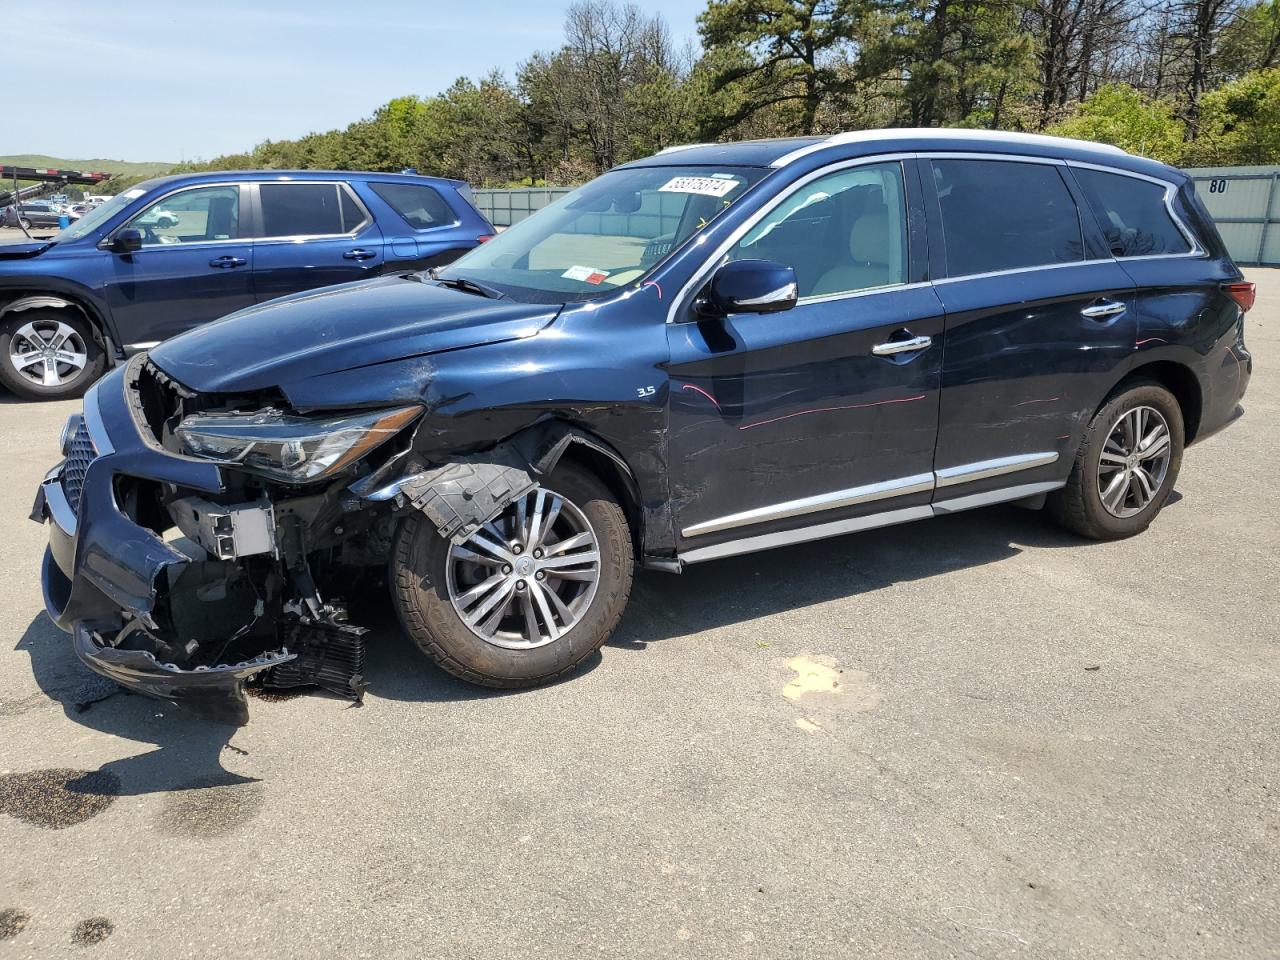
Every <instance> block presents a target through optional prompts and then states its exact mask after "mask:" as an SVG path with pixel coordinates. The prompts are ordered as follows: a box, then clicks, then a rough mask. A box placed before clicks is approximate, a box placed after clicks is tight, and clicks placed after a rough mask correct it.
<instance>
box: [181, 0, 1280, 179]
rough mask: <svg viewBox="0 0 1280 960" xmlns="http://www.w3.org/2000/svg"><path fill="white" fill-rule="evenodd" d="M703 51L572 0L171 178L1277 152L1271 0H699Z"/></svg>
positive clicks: (537, 175)
mask: <svg viewBox="0 0 1280 960" xmlns="http://www.w3.org/2000/svg"><path fill="white" fill-rule="evenodd" d="M698 29H699V39H700V41H701V42H700V44H698V45H695V44H692V43H690V44H686V45H680V44H678V43H676V42H675V41H674V40H673V38H672V35H671V32H670V29H669V28H668V26H667V24H666V23H665V21H664V20H663V19H662V18H661V17H660V16H656V15H651V14H648V13H646V12H644V11H643V10H642V9H641V8H640V7H639V6H636V5H635V4H630V3H627V4H622V3H618V2H615V0H581V2H578V3H575V4H574V5H573V6H572V7H570V9H569V11H568V13H567V15H566V18H565V24H564V41H563V43H562V45H561V46H560V47H559V48H558V49H555V50H548V51H542V52H537V53H534V54H532V55H531V56H530V57H529V59H527V60H525V61H524V62H523V63H521V64H520V65H519V66H518V68H517V69H516V71H515V74H514V76H510V77H509V76H507V75H505V74H504V73H502V72H501V71H499V70H496V69H495V70H493V71H491V72H490V73H488V74H486V75H484V76H481V77H479V78H475V79H472V78H465V77H464V78H462V79H459V80H457V81H456V82H455V83H454V84H453V85H452V86H451V87H449V88H448V89H447V90H445V91H444V92H443V93H440V94H438V95H434V96H425V97H423V96H417V95H407V96H403V97H398V98H397V99H395V100H392V101H391V102H389V103H387V104H385V105H384V106H382V107H380V108H379V109H378V110H377V111H376V112H375V113H374V114H373V116H371V117H368V118H366V119H362V120H358V121H356V122H355V123H352V124H351V125H350V126H348V127H346V128H345V129H342V130H330V131H328V132H325V133H312V134H308V135H307V136H304V137H301V138H299V139H296V140H274V141H267V142H265V143H261V144H259V145H258V146H256V147H254V148H253V150H251V151H250V152H248V153H243V154H234V155H229V156H223V157H218V158H216V159H214V160H212V161H208V162H199V163H191V164H185V165H183V166H182V167H179V168H178V171H179V172H181V171H191V170H208V169H213V170H219V169H222V170H229V169H242V168H269V169H285V168H323V169H339V170H354V169H360V170H387V171H396V170H400V169H403V168H406V167H413V168H416V169H418V170H419V171H420V172H422V173H431V174H437V175H442V176H448V177H457V178H462V179H466V180H469V181H471V182H472V183H473V184H475V185H477V186H520V185H526V186H527V185H541V184H574V183H580V182H582V181H585V180H587V179H590V178H591V177H593V176H595V175H596V174H598V173H600V172H602V171H604V170H607V169H609V168H610V167H612V166H614V165H615V164H618V163H622V162H625V161H627V160H631V159H634V158H637V157H643V156H648V155H650V154H652V153H655V152H656V151H658V150H661V149H662V148H664V147H667V146H671V145H672V144H676V143H687V142H696V141H706V140H738V139H749V138H755V137H776V136H790V135H806V134H824V133H832V132H836V131H841V130H856V129H868V128H880V127H891V126H962V127H974V128H981V129H1000V130H1022V131H1034V132H1047V133H1054V134H1061V135H1066V136H1078V137H1084V138H1087V139H1092V140H1099V141H1104V142H1108V143H1113V144H1116V145H1117V146H1120V147H1123V148H1125V149H1127V150H1131V151H1133V152H1136V153H1141V154H1143V155H1146V156H1149V157H1153V158H1155V159H1158V160H1163V161H1165V162H1168V163H1174V164H1179V165H1183V166H1193V165H1226V164H1253V163H1274V162H1278V161H1280V0H710V2H708V3H707V6H706V8H705V9H704V10H703V11H702V12H701V14H700V15H699V18H698Z"/></svg>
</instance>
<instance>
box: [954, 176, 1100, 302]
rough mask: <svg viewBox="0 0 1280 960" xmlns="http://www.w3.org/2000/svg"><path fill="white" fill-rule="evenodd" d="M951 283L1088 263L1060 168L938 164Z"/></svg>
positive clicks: (1076, 213) (1069, 195)
mask: <svg viewBox="0 0 1280 960" xmlns="http://www.w3.org/2000/svg"><path fill="white" fill-rule="evenodd" d="M933 174H934V182H935V183H936V184H937V188H938V202H939V204H940V205H941V207H942V231H943V235H944V238H945V240H946V250H947V275H948V276H951V277H957V276H965V275H967V274H975V273H993V272H995V271H997V270H1015V269H1018V268H1020V267H1037V266H1045V265H1049V264H1056V263H1076V262H1079V261H1080V260H1083V259H1084V242H1083V238H1082V236H1081V233H1080V214H1079V211H1078V210H1077V209H1076V204H1075V201H1074V200H1073V199H1072V198H1071V192H1070V191H1069V190H1068V189H1067V185H1066V183H1065V182H1063V179H1062V175H1061V174H1060V173H1059V172H1058V168H1057V167H1056V166H1054V165H1051V164H1043V163H1018V162H1012V161H1007V160H934V161H933Z"/></svg>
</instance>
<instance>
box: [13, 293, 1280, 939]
mask: <svg viewBox="0 0 1280 960" xmlns="http://www.w3.org/2000/svg"><path fill="white" fill-rule="evenodd" d="M1250 276H1251V277H1252V278H1253V279H1255V280H1257V281H1258V282H1259V284H1260V297H1259V302H1258V306H1257V307H1256V308H1255V310H1254V311H1253V312H1252V313H1251V314H1250V315H1249V318H1248V334H1247V340H1248V343H1249V346H1250V348H1251V349H1252V350H1253V353H1254V356H1255V361H1256V370H1255V375H1254V379H1253V384H1252V387H1251V390H1250V392H1249V395H1248V396H1247V398H1246V401H1245V407H1246V415H1245V416H1244V417H1243V419H1241V420H1239V421H1238V422H1237V423H1235V424H1234V425H1232V426H1231V427H1230V428H1229V429H1228V430H1226V431H1224V432H1223V433H1220V434H1219V435H1217V436H1215V437H1213V438H1210V439H1208V440H1206V441H1204V442H1203V443H1202V444H1199V445H1197V446H1195V447H1193V448H1192V449H1190V450H1189V451H1188V453H1187V455H1186V457H1185V460H1184V463H1183V468H1182V474H1181V476H1180V478H1179V480H1178V484H1177V490H1176V497H1175V501H1176V502H1173V503H1171V504H1170V505H1169V506H1168V507H1167V509H1166V510H1165V512H1164V513H1163V514H1162V516H1161V517H1160V518H1159V519H1158V520H1157V522H1156V523H1155V525H1154V526H1153V527H1152V528H1151V529H1150V530H1149V531H1148V532H1147V533H1145V534H1144V535H1142V536H1140V537H1137V538H1135V539H1132V540H1128V541H1125V542H1121V543H1109V544H1096V543H1087V542H1083V541H1081V540H1078V539H1075V538H1074V537H1072V536H1069V535H1068V534H1065V533H1063V532H1061V531H1059V530H1057V529H1056V528H1054V527H1052V526H1050V525H1049V524H1048V523H1047V521H1045V520H1044V519H1043V518H1042V517H1040V516H1038V515H1036V514H1033V513H1029V512H1026V511H1023V510H1019V509H1017V508H1013V507H1008V508H994V509H989V510H986V511H981V512H976V513H970V514H962V515H958V516H952V517H947V518H943V519H938V520H932V521H928V522H925V523H918V524H912V525H909V526H904V527H897V528H890V529H886V530H881V531H876V532H871V533H866V534H861V535H854V536H848V537H844V538H841V539H836V540H830V541H826V542H822V543H816V544H809V545H805V546H800V547H794V548H789V549H785V550H781V551H775V552H772V553H765V554H758V555H754V556H749V557H742V558H737V559H733V560H726V561H721V562H717V563H711V564H707V565H704V566H699V567H695V568H692V569H691V570H690V571H688V572H687V573H685V574H683V575H681V576H670V575H665V574H657V573H654V574H643V575H641V576H640V577H639V578H638V580H637V584H636V589H635V593H634V596H633V599H632V604H631V607H630V608H629V610H628V611H627V613H626V615H625V617H624V619H623V622H622V625H621V627H620V629H619V631H618V633H617V635H616V636H615V638H614V639H613V640H612V641H611V642H610V643H609V644H608V645H607V646H606V647H605V648H604V650H603V652H602V655H601V656H599V657H598V658H596V659H594V660H593V661H591V662H589V664H588V669H586V670H585V671H584V672H583V673H581V674H580V675H579V676H577V677H575V678H573V679H571V680H569V681H567V682H563V683H560V684H557V685H555V686H552V687H548V688H543V689H539V690H534V691H527V692H518V693H504V694H496V693H488V692H485V691H481V690H478V689H475V688H472V687H469V686H466V685H464V684H462V683H459V682H456V681H454V680H452V679H450V678H448V677H447V676H445V675H444V674H442V673H441V672H440V671H438V670H436V669H435V668H434V667H432V665H431V664H430V663H429V662H427V661H426V660H425V659H424V658H423V657H422V656H421V655H420V654H419V653H418V652H417V651H416V649H414V648H413V647H412V645H411V644H410V643H409V642H408V641H407V640H406V639H404V638H403V637H402V636H401V635H400V634H399V632H398V630H397V629H396V628H395V625H394V622H393V620H392V618H391V617H390V615H389V614H388V613H387V611H386V609H385V604H383V603H382V602H381V601H380V599H379V598H377V597H369V598H365V601H364V604H363V606H364V607H365V608H366V613H365V615H366V616H367V617H372V619H373V622H374V623H375V624H376V629H375V631H374V633H373V635H372V637H371V643H370V668H369V673H370V677H369V681H370V686H369V693H368V696H367V698H366V701H365V704H364V706H363V707H359V708H356V707H352V706H351V705H349V704H347V703H345V702H343V701H340V700H337V699H333V698H331V697H327V696H324V695H320V694H314V693H308V694H303V695H300V696H293V697H288V698H285V697H279V698H274V699H271V700H254V701H252V702H251V710H252V720H251V723H250V724H249V725H248V726H247V727H244V728H242V729H239V730H234V731H233V730H228V729H227V728H223V727H217V726H211V725H208V724H203V723H200V722H198V721H193V720H190V719H187V718H184V717H183V716H181V715H179V714H178V713H176V712H175V711H173V710H172V709H170V708H168V707H167V706H165V705H163V704H160V703H157V702H155V701H150V700H146V699H143V698H140V697H137V696H126V695H123V694H118V693H113V688H112V687H110V686H109V685H107V684H104V683H102V682H99V681H98V680H97V679H96V678H94V677H93V675H91V674H88V673H87V672H86V671H85V670H84V669H83V668H82V667H81V666H80V665H79V664H78V662H77V661H76V660H75V658H74V656H73V654H72V652H71V650H70V647H69V645H68V641H67V639H66V637H65V636H64V635H63V634H62V633H60V632H59V631H58V630H57V629H56V628H54V627H53V626H52V624H51V623H50V622H49V620H48V619H47V618H46V617H45V615H44V613H43V612H42V609H43V608H42V603H41V599H40V588H39V583H38V577H37V572H38V567H39V562H40V557H41V554H42V552H43V549H44V541H45V534H44V532H43V530H42V529H41V528H40V527H38V526H37V525H35V524H34V523H31V522H29V521H28V520H27V519H26V514H27V512H28V510H29V509H30V504H31V499H32V496H33V494H34V491H35V488H36V484H37V482H38V481H39V479H40V478H41V476H42V475H43V474H44V472H45V471H46V470H47V469H48V467H49V466H51V465H52V463H53V462H54V461H55V460H56V458H57V451H56V445H57V437H58V432H59V429H60V427H61V425H62V422H63V421H64V419H65V418H66V416H67V415H68V414H69V413H70V412H72V411H73V410H74V409H76V408H77V404H75V403H50V404H30V403H23V402H19V401H17V400H15V399H14V398H12V397H8V396H0V464H2V467H0V571H2V576H0V611H3V616H2V617H0V960H7V958H9V957H15V958H16V957H42V958H46V957H65V956H81V955H83V956H94V957H102V958H116V957H118V958H151V957H156V958H164V960H173V958H180V957H225V956H236V957H297V956H308V957H315V958H321V957H351V958H354V957H378V958H399V957H405V958H408V957H415V958H417V957H427V958H432V960H446V958H484V960H495V958H505V957H520V958H527V957H547V958H557V960H560V958H567V957H582V956H592V957H663V958H668V957H683V956H687V957H697V958H699V960H702V958H716V957H731V958H753V957H760V958H770V960H773V958H781V957H823V958H826V957H831V958H855V957H857V958H861V957H904V958H912V960H917V958H943V957H982V958H990V957H1038V958H1048V957H1054V958H1057V957H1078V958H1082V960H1101V958H1108V957H1151V958H1160V960H1166V958H1174V957H1177V958H1183V957H1205V958H1210V957H1212V958H1222V957H1258V958H1263V957H1272V958H1274V957H1276V956H1277V955H1278V954H1280V806H1278V804H1277V792H1278V791H1280V737H1278V735H1277V723H1276V715H1277V706H1280V693H1278V691H1280V655H1278V652H1280V651H1278V646H1277V629H1278V627H1280V602H1278V601H1277V598H1276V591H1277V584H1278V583H1280V577H1278V576H1277V573H1276V560H1277V553H1278V548H1280V488H1278V487H1277V483H1276V468H1277V464H1278V463H1280V451H1278V450H1277V422H1278V421H1280V372H1278V370H1280V334H1278V333H1277V330H1278V329H1280V271H1267V270H1253V271H1250Z"/></svg>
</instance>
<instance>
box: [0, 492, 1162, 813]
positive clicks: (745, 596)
mask: <svg viewBox="0 0 1280 960" xmlns="http://www.w3.org/2000/svg"><path fill="white" fill-rule="evenodd" d="M1178 499H1180V498H1179V497H1178V495H1177V494H1176V493H1175V494H1174V495H1173V496H1171V497H1170V501H1169V502H1170V504H1173V503H1176V502H1177V500H1178ZM1056 547H1069V548H1071V549H1073V550H1080V551H1082V552H1084V551H1088V550H1090V549H1099V548H1101V547H1102V545H1099V544H1095V543H1092V542H1091V541H1088V540H1083V539H1081V538H1080V537H1077V536H1075V535H1073V534H1070V533H1067V532H1065V531H1063V530H1061V529H1059V528H1057V527H1055V526H1053V525H1052V524H1051V523H1050V522H1049V520H1048V518H1047V517H1044V516H1043V515H1042V514H1038V513H1034V512H1030V511H1026V510H1021V509H1018V508H1016V507H995V508H991V509H988V510H981V511H975V512H972V513H965V514H959V515H955V516H949V517H941V518H938V519H936V520H934V521H932V522H930V523H912V524H906V525H904V526H897V527H887V528H885V529H882V530H874V531H868V532H865V533H861V534H858V535H856V536H845V537H837V538H834V539H830V540H822V541H817V542H814V543H808V544H801V545H798V546H794V547H787V548H783V549H778V550H771V551H767V552H763V553H757V554H751V555H747V556H741V557H734V558H730V559H726V560H721V561H718V562H714V563H708V564H705V565H696V566H693V567H690V568H689V569H687V570H686V571H685V572H684V573H683V574H681V575H679V576H672V575H670V574H664V573H651V572H640V573H638V574H637V575H636V581H635V585H634V588H633V590H632V594H631V604H630V606H629V607H628V609H627V612H626V613H625V614H624V616H623V619H622V622H621V624H620V625H619V627H618V630H617V631H616V632H615V634H614V636H613V637H612V638H611V639H610V641H609V645H610V646H611V647H613V648H616V649H625V650H643V649H645V648H646V647H647V646H648V645H649V644H651V643H657V642H660V641H662V640H664V639H668V638H671V637H680V636H688V635H689V634H694V633H701V632H703V631H708V630H713V629H717V628H723V627H730V626H733V625H735V624H743V625H748V624H750V623H751V621H753V620H756V619H758V618H761V617H766V616H772V615H776V614H779V613H785V612H787V611H789V610H795V609H799V608H803V607H807V606H810V605H813V604H818V603H824V602H827V601H830V600H834V599H837V598H841V597H856V596H858V595H860V594H863V593H872V592H874V591H877V590H881V589H884V588H885V587H888V586H890V585H892V584H895V583H901V582H904V581H911V580H920V579H927V578H934V577H941V576H943V575H945V574H947V573H950V572H953V571H956V570H961V569H967V568H971V567H977V566H983V565H985V564H989V563H997V562H999V561H1001V560H1006V559H1008V558H1010V557H1013V556H1016V555H1017V554H1019V553H1021V552H1022V551H1023V550H1024V549H1027V548H1034V549H1047V548H1056ZM361 594H362V597H361V598H360V599H359V600H357V602H355V603H353V609H352V611H351V613H352V617H351V619H352V622H354V623H360V624H362V625H365V626H368V627H369V628H370V633H369V635H368V638H367V639H368V646H367V651H368V660H367V664H366V679H367V681H368V689H369V696H371V697H376V698H378V699H384V700H400V701H408V702H437V703H447V702H456V701H463V700H476V699H488V698H493V697H503V696H519V695H520V693H521V691H518V690H514V691H512V690H487V689H484V688H482V687H476V686H473V685H471V684H468V683H464V682H462V681H460V680H457V679H455V678H453V677H452V676H450V675H449V674H447V673H445V672H444V671H442V670H440V669H439V668H438V667H436V666H435V665H434V664H432V663H431V662H430V661H429V660H428V659H427V658H426V657H425V656H423V655H422V654H421V653H420V652H419V651H418V649H417V648H416V647H415V645H414V644H413V642H412V641H411V640H410V639H409V638H408V637H407V636H406V635H405V634H404V632H403V631H402V630H401V629H400V626H399V623H398V622H397V620H396V618H395V615H394V612H393V611H392V609H391V606H390V604H389V603H388V602H386V601H385V599H384V598H385V597H386V592H385V585H381V586H378V585H374V584H369V585H367V586H366V587H365V588H364V589H362V591H361ZM18 649H20V650H24V651H26V652H27V653H28V654H29V655H30V657H31V666H32V672H33V674H34V676H35V679H36V682H37V683H38V684H39V686H40V689H41V690H42V691H44V693H45V694H46V695H47V696H49V697H50V698H51V699H53V700H56V701H58V702H59V703H61V704H62V706H63V709H64V711H65V712H66V714H67V716H68V717H69V718H70V719H72V720H74V721H75V722H76V723H79V724H82V725H84V726H86V727H88V728H89V729H92V730H97V731H100V732H103V733H109V734H112V735H114V736H120V737H126V738H128V739H130V740H135V741H138V742H141V743H153V744H155V745H156V747H157V748H158V749H156V750H152V751H148V752H146V753H143V754H140V755H138V756H134V757H129V758H126V759H123V760H119V761H114V762H112V763H109V764H107V765H106V766H104V767H103V768H102V769H103V771H104V772H108V773H112V774H114V775H115V776H116V777H117V778H118V779H119V782H120V784H121V790H122V792H124V793H127V794H143V793H154V792H166V791H171V790H181V789H185V788H187V787H192V786H200V787H203V786H209V785H211V784H215V785H216V784H222V783H228V784H229V783H237V782H243V781H244V779H245V778H242V777H239V776H238V775H236V774H233V773H230V772H228V771H227V770H225V769H224V768H223V766H222V762H221V759H222V757H223V756H224V751H225V750H227V749H228V748H229V749H231V750H234V749H236V748H235V747H229V743H230V740H231V738H232V736H233V735H234V734H235V732H236V728H235V727H228V726H225V725H221V724H213V723H209V722H207V721H203V720H198V719H195V718H192V717H189V716H187V715H185V714H184V713H183V712H182V711H181V710H179V709H177V708H174V707H171V706H169V705H168V704H165V703H163V702H161V701H158V700H151V699H149V698H146V697H142V696H137V695H124V694H116V693H114V691H115V690H116V689H117V688H115V686H114V684H112V683H110V682H109V681H106V680H104V679H102V678H99V677H97V676H96V675H95V674H92V673H90V672H89V670H88V668H86V667H84V666H83V665H82V664H81V663H80V662H79V660H78V659H77V658H76V656H75V654H74V652H73V651H72V649H71V644H70V642H69V640H68V639H67V637H66V635H65V634H63V633H62V632H61V631H60V630H58V628H57V627H55V626H54V625H53V623H52V622H51V621H50V620H49V619H48V617H47V616H46V615H45V614H43V613H41V614H40V615H39V616H38V617H36V618H35V619H34V620H33V621H32V622H31V624H30V626H29V627H28V628H27V631H26V633H25V634H24V635H23V637H22V639H21V640H20V641H19V643H18ZM600 660H601V658H600V655H599V654H598V653H597V654H593V655H592V656H591V657H589V658H588V659H587V661H586V662H585V663H583V664H582V666H581V667H580V668H579V671H578V674H579V675H580V674H581V673H583V672H586V671H590V670H593V669H595V668H596V666H598V665H599V663H600ZM563 682H572V678H569V679H568V680H566V681H563ZM299 693H300V694H301V695H306V696H323V697H326V698H330V699H333V700H334V705H335V707H339V706H341V705H342V700H340V699H339V698H336V697H332V696H331V695H329V694H325V693H320V692H318V691H315V690H312V689H308V690H305V691H299ZM108 695H110V696H108ZM294 695H295V693H294V692H293V691H284V692H279V693H271V694H268V696H267V697H266V698H265V701H264V699H263V698H261V697H251V698H250V713H251V716H256V715H260V714H261V713H262V712H264V711H266V712H269V711H271V710H275V709H287V702H274V703H273V702H270V701H272V700H276V701H288V700H290V699H292V698H293V696H294ZM103 696H107V699H106V700H104V701H102V702H94V703H92V704H91V705H89V706H88V708H87V709H85V704H86V703H87V702H89V701H94V700H96V699H97V698H99V697H103ZM159 714H162V715H163V716H158V715H159ZM250 722H252V720H251V721H250Z"/></svg>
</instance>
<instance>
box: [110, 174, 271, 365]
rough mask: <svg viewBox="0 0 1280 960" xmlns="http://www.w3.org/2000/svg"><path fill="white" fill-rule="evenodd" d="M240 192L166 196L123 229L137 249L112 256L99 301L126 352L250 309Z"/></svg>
mask: <svg viewBox="0 0 1280 960" xmlns="http://www.w3.org/2000/svg"><path fill="white" fill-rule="evenodd" d="M240 193H241V188H240V187H239V186H238V185H236V184H217V185H209V186H201V187H190V188H188V189H186V190H180V191H178V192H176V193H171V194H167V195H166V196H164V197H162V198H160V199H159V200H157V201H156V202H155V203H153V204H151V205H150V206H148V207H147V208H146V209H145V210H143V211H142V212H141V213H139V214H138V215H137V216H135V217H133V218H132V219H131V220H130V221H129V222H128V223H126V224H124V225H123V227H122V228H121V229H125V228H131V229H134V230H137V231H138V232H140V233H141V234H142V249H141V250H139V251H137V252H135V253H111V254H108V256H110V258H111V261H110V263H109V264H108V265H107V270H106V280H105V288H104V291H103V292H104V294H105V296H106V299H107V303H108V304H109V305H110V308H111V316H112V319H114V320H115V324H116V329H117V330H118V331H119V335H120V340H121V345H122V346H123V347H124V348H125V349H130V348H138V347H142V346H146V345H149V344H154V343H158V342H159V341H161V340H167V339H168V338H169V337H172V336H176V335H177V334H179V333H182V332H184V331H186V330H190V329H191V328H192V327H196V326H199V325H200V324H202V323H208V322H209V321H210V320H216V319H217V318H218V317H221V316H224V315H226V314H228V313H232V312H234V311H236V310H240V309H241V308H243V307H247V306H250V305H252V304H253V302H254V297H253V247H252V246H251V245H250V243H249V241H248V240H245V239H243V231H242V229H241V223H242V220H241V216H240V213H241V196H240Z"/></svg>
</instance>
